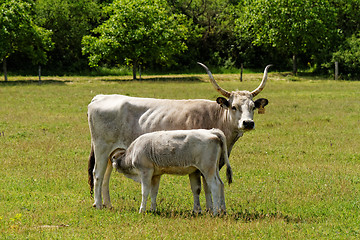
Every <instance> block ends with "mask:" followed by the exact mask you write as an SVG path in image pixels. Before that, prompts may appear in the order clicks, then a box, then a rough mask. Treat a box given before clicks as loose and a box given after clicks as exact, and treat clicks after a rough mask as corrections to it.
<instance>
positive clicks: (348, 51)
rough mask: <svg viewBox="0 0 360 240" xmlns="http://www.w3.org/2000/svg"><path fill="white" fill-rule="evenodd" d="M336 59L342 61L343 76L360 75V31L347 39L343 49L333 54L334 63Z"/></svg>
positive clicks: (352, 77)
mask: <svg viewBox="0 0 360 240" xmlns="http://www.w3.org/2000/svg"><path fill="white" fill-rule="evenodd" d="M335 61H337V62H339V63H340V64H339V65H340V69H341V72H342V77H343V78H345V79H354V78H359V77H360V32H359V33H357V34H354V35H352V36H351V37H349V38H348V39H346V42H345V44H344V45H343V46H341V49H340V50H339V51H337V52H335V53H334V54H333V58H332V63H334V62H335Z"/></svg>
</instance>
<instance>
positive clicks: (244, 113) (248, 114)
mask: <svg viewBox="0 0 360 240" xmlns="http://www.w3.org/2000/svg"><path fill="white" fill-rule="evenodd" d="M199 64H200V65H201V66H202V67H203V68H205V70H206V72H207V73H208V75H209V77H210V82H211V83H212V85H213V86H214V87H215V89H216V90H217V91H218V92H219V93H221V94H222V95H223V96H224V97H226V98H224V97H219V98H217V99H216V102H217V103H218V104H220V106H221V107H222V108H224V109H226V110H227V111H228V117H229V119H231V122H234V124H237V128H238V130H240V131H246V130H252V129H254V128H255V123H254V120H253V117H254V110H255V109H256V108H261V109H263V108H264V107H265V106H266V105H267V104H268V102H269V101H268V100H267V99H265V98H260V99H257V100H256V101H254V100H253V98H254V97H255V96H256V95H258V94H259V93H260V92H261V91H262V90H263V89H264V87H265V84H266V80H267V73H268V69H269V67H270V66H271V65H268V66H266V68H265V70H264V76H263V79H262V81H261V83H260V85H259V86H258V87H257V88H256V89H255V90H254V91H252V92H249V91H233V92H228V91H226V90H225V89H223V88H221V87H220V86H219V85H218V84H217V83H216V81H215V79H214V77H213V76H212V74H211V72H210V70H209V69H208V68H207V67H206V66H205V65H204V64H202V63H199Z"/></svg>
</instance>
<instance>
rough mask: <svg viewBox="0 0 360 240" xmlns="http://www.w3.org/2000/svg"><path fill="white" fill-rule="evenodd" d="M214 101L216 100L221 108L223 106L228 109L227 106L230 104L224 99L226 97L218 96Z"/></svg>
mask: <svg viewBox="0 0 360 240" xmlns="http://www.w3.org/2000/svg"><path fill="white" fill-rule="evenodd" d="M216 102H217V103H218V104H220V106H221V107H223V108H225V109H228V108H229V106H230V103H229V101H228V100H226V98H223V97H218V98H217V99H216Z"/></svg>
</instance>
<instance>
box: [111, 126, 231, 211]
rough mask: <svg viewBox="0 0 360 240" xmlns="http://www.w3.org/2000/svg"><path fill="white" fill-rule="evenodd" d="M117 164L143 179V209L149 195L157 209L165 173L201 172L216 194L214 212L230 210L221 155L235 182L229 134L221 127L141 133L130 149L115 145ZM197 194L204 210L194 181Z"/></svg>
mask: <svg viewBox="0 0 360 240" xmlns="http://www.w3.org/2000/svg"><path fill="white" fill-rule="evenodd" d="M109 158H110V160H111V162H112V164H113V167H114V168H115V169H117V170H118V171H119V172H120V173H123V174H124V175H125V176H126V177H128V178H131V179H133V180H135V181H137V182H140V183H141V189H142V202H141V206H140V211H139V212H140V213H141V212H144V211H145V210H146V202H147V198H148V195H149V193H150V196H151V208H150V210H152V211H155V210H156V196H157V193H158V190H159V183H160V177H161V175H163V174H176V175H189V177H190V180H191V177H193V176H192V174H194V173H195V172H196V171H197V170H199V171H200V172H201V174H202V175H203V176H204V178H205V181H206V182H207V184H208V186H209V188H210V191H211V195H212V196H213V201H214V205H213V212H214V214H218V213H221V212H225V211H226V207H225V196H224V184H223V182H222V181H221V179H220V175H219V161H220V158H223V159H224V160H225V164H226V167H227V170H226V176H227V180H228V183H229V184H230V183H231V182H232V170H231V167H230V163H229V158H228V153H227V146H226V138H225V136H224V133H223V132H222V131H221V130H219V129H211V130H205V129H197V130H174V131H159V132H152V133H147V134H144V135H141V136H140V137H138V138H137V139H135V141H134V142H132V143H131V144H130V146H129V148H128V149H127V150H125V149H122V148H117V149H115V150H114V151H113V152H112V153H111V154H110V157H109ZM190 183H191V189H192V191H193V195H194V212H200V211H201V207H200V202H199V201H198V200H197V199H198V198H197V195H198V193H197V191H199V189H198V187H199V186H198V185H197V184H196V181H195V183H194V181H190Z"/></svg>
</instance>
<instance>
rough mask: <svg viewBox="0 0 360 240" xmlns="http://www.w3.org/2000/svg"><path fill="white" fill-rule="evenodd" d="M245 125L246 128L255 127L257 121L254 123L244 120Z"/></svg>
mask: <svg viewBox="0 0 360 240" xmlns="http://www.w3.org/2000/svg"><path fill="white" fill-rule="evenodd" d="M243 125H244V128H245V129H253V128H254V126H255V123H254V121H244V122H243Z"/></svg>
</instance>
